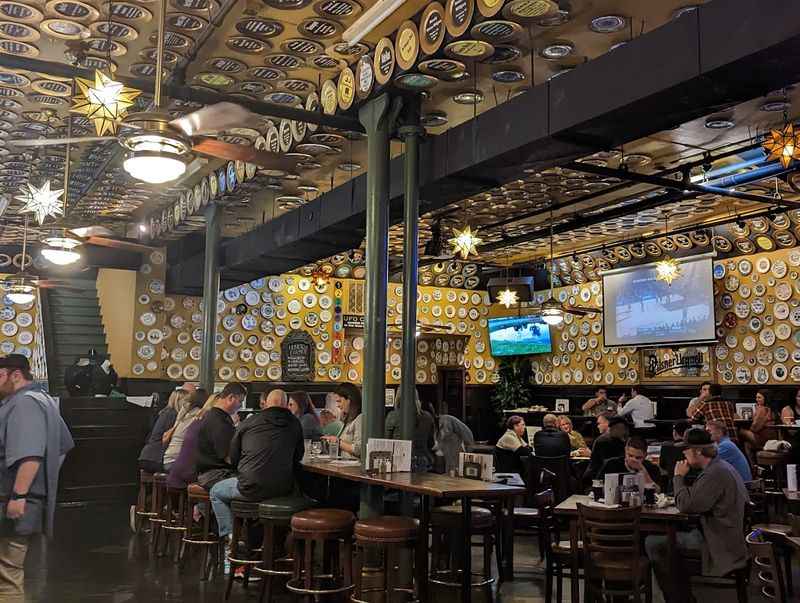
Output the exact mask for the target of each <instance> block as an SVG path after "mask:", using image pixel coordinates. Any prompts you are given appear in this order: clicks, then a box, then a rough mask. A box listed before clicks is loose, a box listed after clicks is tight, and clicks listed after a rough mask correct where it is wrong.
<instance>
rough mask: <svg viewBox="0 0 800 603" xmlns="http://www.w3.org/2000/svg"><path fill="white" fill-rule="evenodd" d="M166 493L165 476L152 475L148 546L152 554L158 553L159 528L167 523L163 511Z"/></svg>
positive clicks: (162, 474)
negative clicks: (149, 545)
mask: <svg viewBox="0 0 800 603" xmlns="http://www.w3.org/2000/svg"><path fill="white" fill-rule="evenodd" d="M166 492H167V474H166V473H154V474H153V495H152V497H151V501H150V513H151V516H150V518H149V519H150V544H151V545H152V550H153V554H156V553H158V543H159V541H160V540H161V532H162V530H161V528H162V527H163V526H164V524H165V523H166V521H167V516H166V513H165V509H164V498H165V496H166Z"/></svg>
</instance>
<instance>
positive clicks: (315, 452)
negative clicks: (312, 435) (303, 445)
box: [311, 440, 322, 456]
mask: <svg viewBox="0 0 800 603" xmlns="http://www.w3.org/2000/svg"><path fill="white" fill-rule="evenodd" d="M320 454H322V442H320V441H319V440H315V441H313V442H311V456H319V455H320Z"/></svg>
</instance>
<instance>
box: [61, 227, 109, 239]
mask: <svg viewBox="0 0 800 603" xmlns="http://www.w3.org/2000/svg"><path fill="white" fill-rule="evenodd" d="M70 232H71V233H72V234H74V235H75V236H78V237H80V238H84V237H110V236H113V235H114V231H113V230H111V229H110V228H106V227H105V226H78V227H76V228H70Z"/></svg>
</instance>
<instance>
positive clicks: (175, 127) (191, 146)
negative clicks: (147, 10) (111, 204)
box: [8, 0, 296, 184]
mask: <svg viewBox="0 0 800 603" xmlns="http://www.w3.org/2000/svg"><path fill="white" fill-rule="evenodd" d="M159 16H160V21H159V35H158V49H157V54H156V81H155V88H154V89H155V98H154V103H155V110H154V111H147V112H140V113H132V114H130V115H128V116H126V117H125V118H124V119H123V120H122V121H121V123H120V126H121V127H120V128H119V134H118V135H116V136H84V137H75V138H73V137H67V138H60V139H35V140H10V141H8V142H9V144H12V145H14V146H17V147H26V146H27V147H39V146H50V145H68V144H80V143H88V142H101V141H107V140H116V141H117V142H118V143H119V144H120V145H121V146H122V147H123V148H124V149H125V150H126V156H125V159H124V161H123V167H124V169H125V171H126V172H128V173H129V174H130V175H131V176H133V177H134V178H136V179H138V180H141V181H143V182H147V183H150V184H162V183H164V182H170V181H173V180H176V179H177V178H179V177H180V176H182V175H183V174H184V173H185V172H186V169H187V165H188V164H189V162H190V160H191V158H192V154H197V155H202V156H205V157H210V158H214V159H222V160H225V161H236V160H241V161H246V162H248V163H252V164H255V165H258V166H260V167H265V168H269V169H275V170H283V171H291V170H292V169H293V168H294V167H295V165H296V162H295V161H292V160H291V159H289V158H287V157H284V156H282V155H279V154H277V153H271V152H269V151H263V150H258V149H256V148H255V147H252V146H248V145H239V144H231V143H226V142H223V141H221V140H216V139H214V138H207V137H205V135H209V134H215V133H217V132H222V131H224V130H227V129H229V128H232V127H234V126H238V125H244V124H247V123H252V121H253V120H254V119H258V116H255V115H254V114H253V113H251V112H250V111H248V110H247V109H245V108H244V107H241V106H240V105H237V104H234V103H230V102H222V103H217V104H215V105H209V106H207V107H203V108H201V109H198V110H197V111H194V112H192V113H189V114H187V115H184V116H183V117H179V118H177V119H173V118H172V116H171V115H170V114H169V113H167V112H166V111H164V110H162V109H161V88H162V78H163V71H164V70H163V55H164V34H165V30H164V25H165V21H166V0H162V2H161V7H160V11H159ZM113 83H114V84H117V85H118V86H120V87H121V85H120V84H119V83H118V82H113ZM117 92H119V90H117ZM94 94H95V95H96V100H97V99H99V100H98V102H100V101H102V100H103V99H102V98H101V97H102V96H103V91H102V90H99V89H98V90H95V91H94Z"/></svg>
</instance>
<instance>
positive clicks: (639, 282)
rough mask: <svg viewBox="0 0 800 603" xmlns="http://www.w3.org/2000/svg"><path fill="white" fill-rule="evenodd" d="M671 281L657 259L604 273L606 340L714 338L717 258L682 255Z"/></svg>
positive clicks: (637, 342) (640, 342) (636, 342)
mask: <svg viewBox="0 0 800 603" xmlns="http://www.w3.org/2000/svg"><path fill="white" fill-rule="evenodd" d="M680 268H681V276H680V277H678V278H677V279H675V280H674V281H673V282H672V285H668V284H667V283H665V282H663V281H659V280H657V279H656V267H655V264H645V265H642V266H632V267H630V268H621V269H619V270H611V271H608V272H606V273H604V274H603V330H604V334H603V337H604V345H606V346H607V347H614V346H654V345H655V346H658V345H678V344H688V343H707V342H711V341H715V340H716V328H715V325H714V281H713V274H712V272H713V269H714V266H713V258H712V257H711V256H709V255H703V256H694V257H690V258H682V259H681V260H680Z"/></svg>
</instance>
